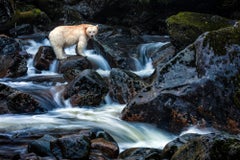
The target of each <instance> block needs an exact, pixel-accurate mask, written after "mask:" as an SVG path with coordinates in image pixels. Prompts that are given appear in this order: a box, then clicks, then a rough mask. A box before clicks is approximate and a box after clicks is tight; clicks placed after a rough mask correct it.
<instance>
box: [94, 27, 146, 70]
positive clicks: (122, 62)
mask: <svg viewBox="0 0 240 160" xmlns="http://www.w3.org/2000/svg"><path fill="white" fill-rule="evenodd" d="M101 27H102V26H100V27H99V28H101ZM103 27H104V26H103ZM141 42H143V40H142V39H141V38H140V37H138V36H133V35H131V33H130V32H129V30H124V29H119V30H115V29H113V28H108V30H105V31H104V32H101V31H100V32H99V34H98V36H97V40H96V41H94V49H95V50H96V52H97V53H99V54H101V55H102V56H103V57H104V58H105V59H106V60H107V61H108V63H109V65H110V67H111V68H121V69H126V70H137V66H136V63H135V59H136V57H137V55H136V50H137V46H138V45H139V44H140V43H141Z"/></svg>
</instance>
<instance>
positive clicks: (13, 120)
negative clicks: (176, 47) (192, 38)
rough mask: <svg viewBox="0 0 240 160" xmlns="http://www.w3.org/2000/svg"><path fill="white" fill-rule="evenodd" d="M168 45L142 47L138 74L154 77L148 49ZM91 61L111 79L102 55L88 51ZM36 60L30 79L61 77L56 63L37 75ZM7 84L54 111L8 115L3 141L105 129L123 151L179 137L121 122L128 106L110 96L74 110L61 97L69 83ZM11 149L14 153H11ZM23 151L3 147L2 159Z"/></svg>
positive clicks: (2, 123) (1, 121) (0, 128)
mask: <svg viewBox="0 0 240 160" xmlns="http://www.w3.org/2000/svg"><path fill="white" fill-rule="evenodd" d="M44 45H47V46H49V45H50V44H49V41H48V40H47V39H44V40H43V41H41V42H35V41H33V40H28V44H27V45H25V46H24V47H25V49H26V51H27V52H28V53H30V54H32V55H33V56H34V55H35V53H36V52H37V50H38V48H39V47H40V46H44ZM161 45H164V43H161V42H158V43H149V44H144V45H142V46H141V47H140V52H141V56H140V60H136V63H137V65H138V71H135V72H134V73H136V74H138V75H140V76H149V75H150V74H151V73H153V71H154V68H153V67H152V65H151V59H149V58H147V57H146V55H145V52H146V49H147V48H149V47H156V46H158V47H159V46H161ZM65 51H66V53H67V54H69V55H71V54H74V52H75V49H74V47H71V48H67V49H66V50H65ZM85 54H86V56H87V58H88V59H89V60H90V61H92V62H94V63H95V64H97V65H98V69H96V70H97V72H98V73H99V74H100V75H102V76H108V75H109V73H110V70H111V68H110V66H109V64H108V62H107V61H106V60H105V59H104V58H103V57H102V56H101V55H99V54H95V53H94V51H92V50H87V51H86V53H85ZM32 62H33V60H32V59H30V60H29V61H28V74H27V76H26V77H37V76H49V75H58V73H56V66H57V62H54V63H53V64H52V66H51V68H50V70H48V71H43V72H42V73H41V74H39V73H35V72H34V67H33V65H32ZM0 80H1V83H4V84H6V85H8V86H11V87H13V88H17V89H19V90H22V91H25V92H28V93H30V94H32V95H34V96H35V97H36V98H38V99H39V100H40V102H41V105H45V106H47V108H52V110H51V111H49V112H47V113H44V114H35V115H24V114H5V115H1V116H0V137H2V139H4V138H6V137H8V138H9V139H12V138H14V137H15V136H16V135H20V134H21V133H25V134H26V132H27V133H32V132H41V131H42V130H54V129H60V130H77V129H85V128H93V127H97V128H102V129H104V130H105V131H107V132H108V133H109V134H110V135H111V136H113V138H114V139H115V140H116V141H117V143H118V145H119V147H120V150H121V151H122V150H124V149H126V148H131V147H150V148H160V149H162V148H163V147H164V146H165V145H166V144H167V143H168V142H170V141H172V140H173V139H174V138H176V136H177V135H174V134H171V133H168V132H166V131H163V130H160V129H158V128H156V127H155V126H153V125H150V124H144V123H132V122H126V121H123V120H121V119H120V118H119V116H120V113H121V111H122V109H123V108H124V107H125V105H121V104H118V103H117V102H113V101H112V100H111V98H110V97H109V96H108V95H107V96H106V97H105V103H104V104H101V105H100V106H98V107H94V108H92V107H91V108H90V107H87V106H86V107H83V108H76V107H72V106H71V104H70V103H69V102H68V100H66V101H63V100H62V99H61V98H60V97H61V96H60V95H61V92H62V91H63V86H64V85H65V83H64V84H63V83H57V84H51V83H33V82H29V81H24V78H23V79H22V80H19V79H16V80H14V79H11V80H9V79H8V80H5V79H0ZM189 132H192V133H193V132H198V133H207V131H199V130H197V129H195V128H194V127H193V128H191V129H189ZM10 148H11V149H10ZM18 149H19V148H14V147H12V146H8V145H7V144H2V145H0V155H1V154H4V152H9V150H16V151H14V152H21V151H19V150H18Z"/></svg>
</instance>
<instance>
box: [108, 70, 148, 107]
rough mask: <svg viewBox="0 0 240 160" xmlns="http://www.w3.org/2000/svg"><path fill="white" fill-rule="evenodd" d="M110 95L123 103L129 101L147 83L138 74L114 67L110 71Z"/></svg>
mask: <svg viewBox="0 0 240 160" xmlns="http://www.w3.org/2000/svg"><path fill="white" fill-rule="evenodd" d="M109 79H110V86H111V87H109V88H110V92H109V93H110V96H111V97H112V99H113V100H114V101H118V102H119V103H121V104H126V103H128V102H129V101H130V100H131V99H132V98H133V97H134V96H135V95H137V93H138V92H140V91H141V89H143V88H145V87H146V86H147V84H146V83H145V82H144V81H143V80H142V78H141V77H139V76H137V75H136V74H134V73H132V72H130V71H126V70H121V69H118V68H113V69H112V70H111V72H110V77H109Z"/></svg>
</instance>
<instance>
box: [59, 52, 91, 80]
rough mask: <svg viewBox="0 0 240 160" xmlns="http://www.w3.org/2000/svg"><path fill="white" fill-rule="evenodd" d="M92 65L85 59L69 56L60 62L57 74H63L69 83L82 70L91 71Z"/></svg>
mask: <svg viewBox="0 0 240 160" xmlns="http://www.w3.org/2000/svg"><path fill="white" fill-rule="evenodd" d="M91 68H92V65H91V63H90V62H89V61H88V59H87V58H86V57H82V56H70V57H68V58H67V59H64V60H62V61H60V64H59V69H58V70H59V71H58V72H59V73H63V76H64V78H65V79H66V80H67V81H68V82H70V81H72V80H73V79H74V78H76V77H77V76H78V75H79V74H80V73H81V72H82V71H83V70H85V69H91Z"/></svg>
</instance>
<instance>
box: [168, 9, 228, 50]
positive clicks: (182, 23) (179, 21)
mask: <svg viewBox="0 0 240 160" xmlns="http://www.w3.org/2000/svg"><path fill="white" fill-rule="evenodd" d="M166 23H167V27H168V31H169V34H170V36H171V38H172V41H173V43H174V45H175V46H176V47H177V48H180V49H183V48H185V47H186V46H187V45H189V44H191V43H193V42H194V41H195V40H196V38H197V37H198V36H199V35H201V34H202V33H204V32H206V31H212V30H216V29H219V28H224V27H228V26H230V25H231V20H229V19H226V18H223V17H220V16H216V15H210V14H202V13H195V12H180V13H178V14H177V15H173V16H171V17H169V18H168V19H167V20H166Z"/></svg>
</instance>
